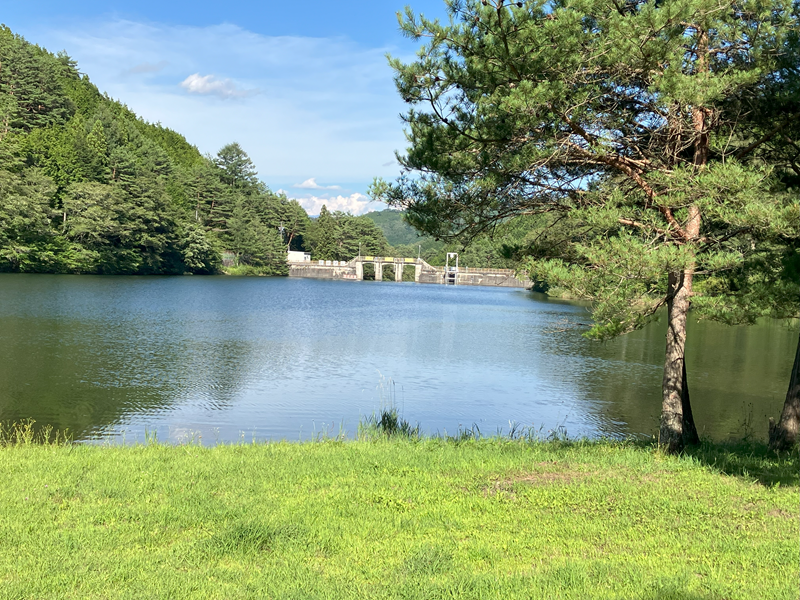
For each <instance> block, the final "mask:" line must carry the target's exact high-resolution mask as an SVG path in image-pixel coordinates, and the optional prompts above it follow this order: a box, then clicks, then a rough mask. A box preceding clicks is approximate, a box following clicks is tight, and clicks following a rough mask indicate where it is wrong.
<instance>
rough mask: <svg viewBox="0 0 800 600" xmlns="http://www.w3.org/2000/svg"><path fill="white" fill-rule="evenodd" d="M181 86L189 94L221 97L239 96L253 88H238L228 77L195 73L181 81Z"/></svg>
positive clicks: (248, 92)
mask: <svg viewBox="0 0 800 600" xmlns="http://www.w3.org/2000/svg"><path fill="white" fill-rule="evenodd" d="M181 87H182V88H183V89H185V90H186V91H187V92H189V93H190V94H201V95H212V96H220V97H222V98H237V97H238V98H241V97H242V96H247V95H248V94H251V93H253V91H254V90H240V89H239V88H237V87H236V84H235V83H233V81H231V80H230V79H217V78H216V77H215V76H214V75H200V73H195V74H193V75H189V76H188V77H187V78H186V79H184V80H183V81H181Z"/></svg>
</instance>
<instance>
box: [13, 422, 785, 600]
mask: <svg viewBox="0 0 800 600" xmlns="http://www.w3.org/2000/svg"><path fill="white" fill-rule="evenodd" d="M739 450H740V451H739V452H736V453H730V452H728V451H726V450H725V449H724V448H719V447H712V446H705V447H704V448H702V449H700V450H698V451H697V452H696V454H695V455H694V456H686V457H682V458H672V457H666V456H663V455H661V454H659V453H658V452H657V451H655V450H654V449H653V448H652V447H646V446H641V445H634V444H613V443H606V442H602V443H564V442H550V443H545V442H537V443H530V442H524V441H509V440H482V441H475V440H471V441H462V442H460V443H459V442H454V441H444V440H437V439H430V440H421V441H420V440H416V441H415V440H407V439H402V438H394V439H386V438H379V439H373V440H362V441H350V442H336V441H326V442H315V443H305V444H290V443H272V444H258V445H233V446H217V447H214V448H202V447H198V446H192V445H187V446H166V445H160V444H149V445H142V446H134V447H97V446H85V445H71V446H52V445H51V446H37V445H25V444H23V445H11V446H7V447H4V448H0V476H2V479H3V485H2V486H0V512H1V513H2V514H1V515H0V597H1V598H128V597H130V598H503V599H508V598H547V599H551V598H625V599H628V598H645V599H648V598H653V599H656V598H658V599H669V598H675V599H678V598H680V599H690V600H691V599H706V598H707V599H711V598H715V599H716V598H728V599H734V598H742V599H744V598H747V599H751V598H787V599H789V598H791V599H793V600H794V599H796V598H797V596H798V523H799V521H800V519H799V517H798V505H799V504H800V497H799V495H798V480H797V479H798V477H797V470H798V461H797V458H796V457H792V458H784V459H781V460H778V459H777V458H776V457H774V456H773V457H770V456H769V455H768V454H767V453H766V452H762V451H761V450H757V449H756V450H753V449H750V450H746V451H744V452H742V451H741V450H742V449H739Z"/></svg>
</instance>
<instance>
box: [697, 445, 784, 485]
mask: <svg viewBox="0 0 800 600" xmlns="http://www.w3.org/2000/svg"><path fill="white" fill-rule="evenodd" d="M685 455H686V456H689V457H691V458H693V459H694V460H696V461H698V462H700V463H701V464H704V465H708V466H709V467H712V468H713V469H714V470H716V471H719V472H720V473H724V474H725V475H732V476H734V477H741V478H745V479H749V480H756V481H758V482H759V483H760V484H762V485H765V486H770V487H771V486H774V485H793V486H797V485H800V453H798V449H797V448H795V449H794V450H793V451H792V452H788V453H787V452H782V453H777V452H773V451H771V450H769V448H767V444H766V443H762V442H751V441H741V442H711V441H708V440H704V441H703V442H702V443H701V444H700V445H699V446H695V447H690V448H687V449H686V451H685Z"/></svg>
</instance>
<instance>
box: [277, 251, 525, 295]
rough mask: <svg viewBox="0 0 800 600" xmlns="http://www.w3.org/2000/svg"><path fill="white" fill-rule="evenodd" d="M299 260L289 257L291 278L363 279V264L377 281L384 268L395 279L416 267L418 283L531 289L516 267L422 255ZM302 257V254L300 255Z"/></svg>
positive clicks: (415, 279)
mask: <svg viewBox="0 0 800 600" xmlns="http://www.w3.org/2000/svg"><path fill="white" fill-rule="evenodd" d="M307 256H308V255H306V258H305V259H301V260H297V259H296V258H295V257H294V256H290V260H289V262H288V264H289V277H314V278H317V279H343V280H350V281H361V280H363V279H364V265H365V264H371V265H373V268H374V269H375V281H382V280H383V272H384V267H386V266H391V267H392V268H393V269H394V280H395V281H398V282H399V281H403V273H404V272H405V271H406V269H408V270H409V271H410V270H411V269H413V270H414V281H415V282H416V283H432V284H440V285H481V286H490V287H513V288H530V287H531V285H532V282H531V281H529V280H527V279H520V278H519V277H517V275H516V273H515V271H514V270H513V269H481V268H475V267H473V268H469V267H457V266H456V267H452V266H446V267H434V266H432V265H430V264H428V263H427V262H425V261H424V260H423V259H421V258H399V257H392V256H358V257H356V258H353V259H351V260H349V261H343V260H342V261H336V260H316V261H312V260H309V259H308V258H307ZM298 258H299V257H298Z"/></svg>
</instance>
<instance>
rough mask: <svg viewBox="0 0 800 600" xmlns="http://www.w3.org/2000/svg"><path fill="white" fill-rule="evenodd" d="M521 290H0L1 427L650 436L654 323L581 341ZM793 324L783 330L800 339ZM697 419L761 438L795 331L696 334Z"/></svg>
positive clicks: (566, 313) (722, 432)
mask: <svg viewBox="0 0 800 600" xmlns="http://www.w3.org/2000/svg"><path fill="white" fill-rule="evenodd" d="M588 320H589V319H588V315H587V314H586V312H585V310H584V309H583V308H581V307H580V306H576V305H574V304H570V303H566V302H558V301H553V300H547V299H546V298H544V297H543V296H541V295H535V294H532V293H530V292H526V291H523V290H510V289H495V288H476V287H445V286H436V285H418V284H413V283H384V282H343V281H323V280H312V279H288V278H234V277H173V278H156V277H92V276H60V275H15V274H0V420H3V421H9V420H11V421H13V420H20V419H25V418H33V419H35V420H36V421H37V422H38V423H39V424H44V423H48V424H52V425H53V426H55V427H57V428H61V429H63V428H68V429H69V430H70V431H72V432H73V434H74V436H75V438H76V439H112V440H116V441H119V440H122V439H124V440H125V441H128V442H130V441H144V439H145V433H146V432H151V433H156V434H157V436H158V438H159V439H161V440H167V439H168V440H173V441H184V440H187V439H191V438H192V437H193V438H194V439H198V438H200V439H201V440H202V442H203V443H207V444H208V443H210V444H213V443H215V442H217V441H225V442H227V441H235V440H240V439H242V438H244V439H245V440H248V441H249V440H251V439H253V438H256V439H270V438H271V439H281V438H286V439H307V438H309V437H311V436H314V435H316V434H319V433H320V432H322V431H326V430H327V431H328V432H330V433H337V432H338V431H339V428H340V426H343V427H344V429H346V430H347V431H348V432H349V433H350V435H352V434H354V433H355V431H356V429H357V426H358V422H359V419H361V418H362V417H364V416H365V415H370V414H371V413H373V411H377V410H379V409H380V408H381V406H382V405H385V404H386V403H388V402H394V403H395V404H396V405H397V407H398V408H399V409H400V410H401V412H402V414H403V416H404V417H405V418H406V419H408V420H409V421H411V422H412V423H416V422H419V423H420V424H421V426H422V429H423V430H424V431H426V432H428V433H436V432H439V433H444V432H448V433H454V432H456V431H457V430H458V429H459V428H460V427H471V426H472V425H473V424H475V425H477V426H478V428H479V429H480V430H481V432H483V433H484V434H492V433H495V432H496V431H498V430H499V429H502V430H503V431H508V429H509V422H516V423H519V424H523V425H532V426H534V427H535V428H536V429H537V430H538V429H541V430H542V433H543V434H544V435H546V434H547V432H548V431H549V430H553V429H556V428H558V427H563V428H565V429H566V431H567V433H568V434H569V435H570V436H582V435H587V436H598V435H610V436H624V435H634V434H635V435H638V434H643V435H649V434H653V433H654V432H655V431H656V429H657V426H658V414H659V409H660V385H661V372H662V361H663V355H664V349H663V345H664V331H665V329H664V325H663V323H661V324H655V325H653V326H651V327H648V328H647V329H645V330H643V331H639V332H635V333H633V334H630V335H627V336H624V337H622V338H619V339H617V340H613V341H611V342H606V343H600V342H592V341H589V340H586V339H585V338H583V337H582V336H581V333H582V332H583V331H585V330H586V323H587V322H588ZM795 327H796V325H795ZM688 335H689V351H688V356H687V361H688V363H687V364H688V368H689V377H690V380H689V384H690V390H691V394H692V403H693V407H694V412H695V419H696V421H697V425H698V428H699V429H700V430H701V433H702V434H704V435H707V436H709V437H713V438H716V439H725V438H728V437H731V436H741V435H743V434H744V433H746V432H747V431H748V429H752V431H753V432H754V434H755V435H756V436H758V437H763V434H764V433H765V430H766V419H767V417H768V416H770V415H773V416H776V417H777V416H778V415H779V413H780V408H781V406H782V404H783V398H784V395H785V393H786V387H787V385H788V377H789V370H790V367H791V362H792V360H793V357H794V351H795V347H796V344H797V330H796V328H794V329H793V328H790V327H789V326H787V325H786V324H785V323H779V322H769V323H764V324H760V325H758V326H755V327H725V326H722V325H717V324H713V323H705V322H703V323H695V322H692V323H691V324H690V328H689V334H688Z"/></svg>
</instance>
